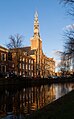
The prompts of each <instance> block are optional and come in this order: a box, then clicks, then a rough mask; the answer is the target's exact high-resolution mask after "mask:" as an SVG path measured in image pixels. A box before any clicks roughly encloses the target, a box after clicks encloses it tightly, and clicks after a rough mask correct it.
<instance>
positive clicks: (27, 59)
mask: <svg viewBox="0 0 74 119" xmlns="http://www.w3.org/2000/svg"><path fill="white" fill-rule="evenodd" d="M10 52H11V54H12V61H13V65H12V69H13V72H14V73H15V74H16V75H18V76H23V77H34V59H33V58H32V57H31V56H29V55H28V53H27V52H26V48H25V47H23V48H16V49H10Z"/></svg>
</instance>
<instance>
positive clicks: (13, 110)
mask: <svg viewBox="0 0 74 119" xmlns="http://www.w3.org/2000/svg"><path fill="white" fill-rule="evenodd" d="M73 89H74V84H52V85H41V86H39V87H38V86H36V87H30V88H20V89H19V88H18V89H17V88H14V87H12V88H8V89H3V90H2V88H1V90H0V117H1V116H5V117H10V116H11V115H15V117H16V115H17V116H18V117H20V118H23V116H25V115H26V114H30V113H32V112H33V111H34V110H37V109H39V108H42V107H43V106H45V105H46V104H48V103H50V102H52V101H54V100H55V99H57V98H59V97H61V96H62V95H64V94H66V93H68V92H69V91H71V90H73ZM6 115H7V116H6Z"/></svg>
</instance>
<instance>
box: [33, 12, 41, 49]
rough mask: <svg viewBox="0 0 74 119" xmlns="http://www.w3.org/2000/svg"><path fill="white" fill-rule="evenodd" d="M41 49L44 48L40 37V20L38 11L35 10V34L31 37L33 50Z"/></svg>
mask: <svg viewBox="0 0 74 119" xmlns="http://www.w3.org/2000/svg"><path fill="white" fill-rule="evenodd" d="M39 49H40V50H41V49H42V40H41V38H40V33H39V21H38V13H37V11H36V12H35V16H34V34H33V37H32V38H31V50H39Z"/></svg>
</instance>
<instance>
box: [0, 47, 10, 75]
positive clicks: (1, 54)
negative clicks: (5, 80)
mask: <svg viewBox="0 0 74 119" xmlns="http://www.w3.org/2000/svg"><path fill="white" fill-rule="evenodd" d="M7 71H8V49H7V48H5V47H2V46H0V73H6V72H7Z"/></svg>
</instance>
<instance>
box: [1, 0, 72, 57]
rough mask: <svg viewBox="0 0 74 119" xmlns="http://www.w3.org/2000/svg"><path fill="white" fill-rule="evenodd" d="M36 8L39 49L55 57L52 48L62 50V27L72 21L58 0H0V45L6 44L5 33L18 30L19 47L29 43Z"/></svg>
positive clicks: (14, 32)
mask: <svg viewBox="0 0 74 119" xmlns="http://www.w3.org/2000/svg"><path fill="white" fill-rule="evenodd" d="M36 11H37V12H38V19H39V27H40V37H41V39H42V46H43V52H44V54H45V55H46V56H48V57H53V58H55V57H56V56H55V55H54V53H55V51H57V50H59V51H63V45H64V39H63V32H64V28H67V27H70V26H71V24H73V20H72V19H71V18H70V17H69V16H68V15H67V13H66V7H65V6H64V5H62V4H59V0H0V45H3V46H4V45H6V44H7V43H9V42H10V40H9V36H10V35H15V34H17V33H18V34H20V35H23V36H24V40H23V46H30V38H31V37H32V36H33V27H34V14H35V12H36Z"/></svg>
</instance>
